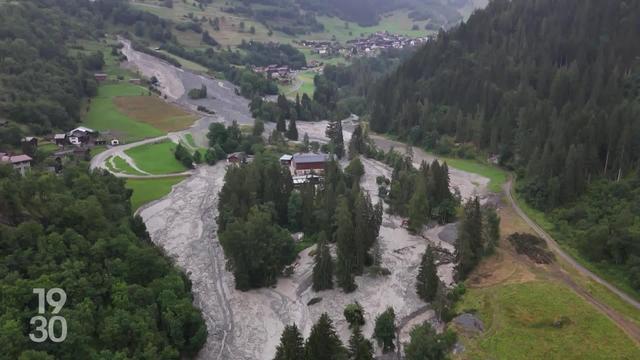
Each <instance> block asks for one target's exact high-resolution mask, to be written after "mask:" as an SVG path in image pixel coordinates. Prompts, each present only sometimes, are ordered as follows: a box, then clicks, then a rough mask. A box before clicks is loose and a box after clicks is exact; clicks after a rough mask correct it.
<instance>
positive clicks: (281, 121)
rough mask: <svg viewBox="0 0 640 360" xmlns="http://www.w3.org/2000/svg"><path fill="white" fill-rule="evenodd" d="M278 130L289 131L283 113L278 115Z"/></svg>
mask: <svg viewBox="0 0 640 360" xmlns="http://www.w3.org/2000/svg"><path fill="white" fill-rule="evenodd" d="M276 130H278V131H279V132H281V133H284V132H286V131H287V121H286V120H285V117H284V115H283V114H279V115H278V122H277V123H276Z"/></svg>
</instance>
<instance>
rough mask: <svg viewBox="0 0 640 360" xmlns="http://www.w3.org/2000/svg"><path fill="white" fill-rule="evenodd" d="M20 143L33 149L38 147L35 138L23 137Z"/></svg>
mask: <svg viewBox="0 0 640 360" xmlns="http://www.w3.org/2000/svg"><path fill="white" fill-rule="evenodd" d="M20 142H22V143H23V144H29V145H31V146H33V147H38V138H37V137H35V136H27V137H23V138H22V139H21V140H20Z"/></svg>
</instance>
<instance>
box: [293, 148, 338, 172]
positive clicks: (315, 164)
mask: <svg viewBox="0 0 640 360" xmlns="http://www.w3.org/2000/svg"><path fill="white" fill-rule="evenodd" d="M328 159H329V157H328V156H327V154H322V153H321V154H314V153H297V154H294V155H293V158H292V159H291V174H292V175H294V176H301V175H309V174H316V175H322V174H324V167H325V165H326V164H327V161H328Z"/></svg>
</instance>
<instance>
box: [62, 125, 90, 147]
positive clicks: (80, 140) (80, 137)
mask: <svg viewBox="0 0 640 360" xmlns="http://www.w3.org/2000/svg"><path fill="white" fill-rule="evenodd" d="M95 133H96V132H95V131H94V130H93V129H89V128H87V127H84V126H79V127H77V128H75V129H73V130H71V131H69V132H68V133H67V139H68V140H69V143H70V144H72V145H82V144H86V143H88V142H89V141H91V138H92V137H93V135H94V134H95Z"/></svg>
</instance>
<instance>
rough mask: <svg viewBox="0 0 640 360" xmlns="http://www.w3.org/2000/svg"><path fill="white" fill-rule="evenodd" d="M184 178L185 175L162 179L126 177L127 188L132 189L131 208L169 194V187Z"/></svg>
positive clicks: (136, 207)
mask: <svg viewBox="0 0 640 360" xmlns="http://www.w3.org/2000/svg"><path fill="white" fill-rule="evenodd" d="M185 178H186V177H185V176H176V177H168V178H162V179H127V183H126V187H127V189H131V190H133V194H132V195H131V208H132V210H133V211H135V210H137V209H138V208H139V207H140V206H142V205H144V204H146V203H149V202H151V201H154V200H157V199H160V198H162V197H163V196H165V195H167V194H169V193H170V192H171V187H172V186H173V185H175V184H177V183H179V182H180V181H182V180H184V179H185Z"/></svg>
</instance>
